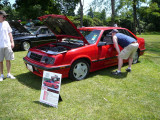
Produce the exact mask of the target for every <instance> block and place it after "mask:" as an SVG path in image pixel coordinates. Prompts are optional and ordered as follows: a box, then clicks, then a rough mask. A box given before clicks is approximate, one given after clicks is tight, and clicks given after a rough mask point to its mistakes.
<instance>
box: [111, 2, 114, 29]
mask: <svg viewBox="0 0 160 120" xmlns="http://www.w3.org/2000/svg"><path fill="white" fill-rule="evenodd" d="M111 6H112V17H111V18H112V19H111V20H112V26H113V25H114V23H115V0H111Z"/></svg>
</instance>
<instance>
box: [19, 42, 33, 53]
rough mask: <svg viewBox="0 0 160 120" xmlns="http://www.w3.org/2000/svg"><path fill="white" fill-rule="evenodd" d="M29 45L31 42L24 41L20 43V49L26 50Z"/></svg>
mask: <svg viewBox="0 0 160 120" xmlns="http://www.w3.org/2000/svg"><path fill="white" fill-rule="evenodd" d="M30 47H31V44H30V42H29V41H24V42H23V43H22V44H21V49H22V50H25V51H28V50H29V49H30Z"/></svg>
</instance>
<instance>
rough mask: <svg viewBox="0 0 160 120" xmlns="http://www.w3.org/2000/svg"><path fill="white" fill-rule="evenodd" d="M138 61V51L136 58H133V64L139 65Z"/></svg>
mask: <svg viewBox="0 0 160 120" xmlns="http://www.w3.org/2000/svg"><path fill="white" fill-rule="evenodd" d="M138 59H139V53H138V51H137V52H136V54H135V56H134V57H133V62H132V63H133V64H136V63H138Z"/></svg>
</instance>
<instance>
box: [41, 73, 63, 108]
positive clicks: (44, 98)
mask: <svg viewBox="0 0 160 120" xmlns="http://www.w3.org/2000/svg"><path fill="white" fill-rule="evenodd" d="M61 78H62V74H58V73H53V72H48V71H44V72H43V79H42V86H41V95H40V102H41V103H45V104H47V105H50V106H53V107H58V101H59V99H61V98H60V86H61Z"/></svg>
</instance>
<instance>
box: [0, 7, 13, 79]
mask: <svg viewBox="0 0 160 120" xmlns="http://www.w3.org/2000/svg"><path fill="white" fill-rule="evenodd" d="M6 17H7V14H6V12H5V11H3V10H0V75H1V76H0V81H3V79H4V75H3V60H4V58H5V59H6V67H7V72H8V74H7V78H11V79H15V77H14V76H13V75H11V74H10V70H11V62H10V60H13V59H14V53H13V51H12V49H13V48H14V41H13V37H12V29H11V27H10V25H9V23H8V22H7V21H5V19H6Z"/></svg>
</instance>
